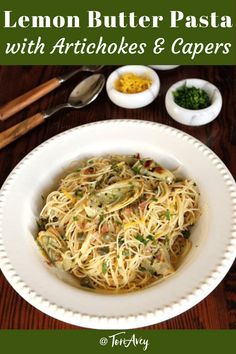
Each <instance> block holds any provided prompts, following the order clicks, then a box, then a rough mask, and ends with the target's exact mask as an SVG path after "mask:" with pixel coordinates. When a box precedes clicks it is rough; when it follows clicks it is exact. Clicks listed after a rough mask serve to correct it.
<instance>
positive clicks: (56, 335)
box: [0, 330, 235, 354]
mask: <svg viewBox="0 0 236 354" xmlns="http://www.w3.org/2000/svg"><path fill="white" fill-rule="evenodd" d="M62 334H63V335H62ZM0 341H1V347H2V348H4V349H5V350H6V352H7V353H13V352H23V353H25V354H27V353H42V352H51V351H53V353H57V354H60V353H68V352H72V351H73V352H75V353H82V352H85V353H96V354H100V353H101V354H105V353H124V352H128V353H145V352H146V353H155V354H158V353H165V354H169V353H176V354H178V353H181V354H189V352H191V353H193V354H194V353H196V354H199V352H200V353H205V352H206V351H209V350H210V351H211V353H214V354H218V353H219V354H222V353H224V352H225V353H227V352H229V351H230V350H231V348H234V344H235V332H234V331H224V330H221V331H204V330H199V331H189V330H177V331H170V330H159V331H158V330H149V331H146V330H135V331H128V330H117V331H95V330H94V331H92V330H81V331H76V330H71V331H60V330H54V331H31V330H30V331H20V330H19V331H1V332H0Z"/></svg>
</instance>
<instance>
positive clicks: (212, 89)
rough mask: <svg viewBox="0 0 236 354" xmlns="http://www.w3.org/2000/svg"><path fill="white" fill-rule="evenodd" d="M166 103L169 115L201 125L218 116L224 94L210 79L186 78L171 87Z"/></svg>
mask: <svg viewBox="0 0 236 354" xmlns="http://www.w3.org/2000/svg"><path fill="white" fill-rule="evenodd" d="M165 105H166V109H167V112H168V113H169V115H170V116H171V117H172V118H173V119H174V120H176V121H177V122H179V123H182V124H185V125H193V126H200V125H204V124H207V123H210V122H211V121H213V120H214V119H215V118H216V117H217V116H218V114H219V113H220V110H221V107H222V96H221V93H220V91H219V89H218V88H217V87H216V86H215V85H213V84H212V83H210V82H209V81H206V80H202V79H185V80H181V81H178V82H176V83H175V84H174V85H172V86H171V87H170V88H169V90H168V91H167V93H166V98H165Z"/></svg>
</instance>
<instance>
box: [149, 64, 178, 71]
mask: <svg viewBox="0 0 236 354" xmlns="http://www.w3.org/2000/svg"><path fill="white" fill-rule="evenodd" d="M149 66H150V67H151V68H153V69H155V70H172V69H175V68H178V67H179V66H180V65H149Z"/></svg>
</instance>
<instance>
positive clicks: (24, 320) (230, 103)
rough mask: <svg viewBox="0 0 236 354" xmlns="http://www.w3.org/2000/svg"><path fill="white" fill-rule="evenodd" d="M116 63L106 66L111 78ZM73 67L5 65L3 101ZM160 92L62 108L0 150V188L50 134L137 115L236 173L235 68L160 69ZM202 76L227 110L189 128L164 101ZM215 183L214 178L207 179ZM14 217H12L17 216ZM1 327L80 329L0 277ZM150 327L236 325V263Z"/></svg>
mask: <svg viewBox="0 0 236 354" xmlns="http://www.w3.org/2000/svg"><path fill="white" fill-rule="evenodd" d="M114 68H115V67H111V66H106V67H105V68H103V70H102V72H103V73H104V74H105V75H106V76H107V75H108V74H109V73H110V72H111V71H112V70H113V69H114ZM72 69H73V68H72V67H69V66H12V67H10V66H9V67H8V66H2V67H0V105H2V104H4V103H6V102H8V101H9V100H11V99H13V98H15V97H17V96H18V95H21V94H22V93H24V92H25V91H27V90H29V89H32V88H33V87H35V86H37V85H39V84H41V83H43V82H44V81H46V80H48V79H50V78H52V77H54V76H57V75H60V74H62V73H65V72H69V71H70V70H72ZM158 74H159V76H160V80H161V90H160V94H159V96H158V98H157V99H156V100H155V101H154V102H153V103H152V104H150V105H149V106H147V107H144V108H141V109H136V110H126V109H122V108H119V107H117V106H115V105H114V104H113V103H112V102H111V101H110V100H109V98H108V97H107V94H106V90H105V89H104V90H103V92H102V94H101V95H100V96H99V97H98V98H97V100H96V101H95V102H93V103H92V104H91V105H89V106H87V107H86V108H83V109H81V110H64V111H61V112H59V113H57V114H55V116H54V118H53V119H51V120H48V121H47V122H46V123H45V124H44V125H42V126H40V127H38V128H36V129H35V130H34V131H32V132H30V133H28V134H27V135H25V136H24V137H22V138H20V139H19V140H18V141H16V142H14V143H12V144H11V145H9V146H8V147H6V148H4V149H2V150H1V151H0V186H1V185H2V183H3V182H4V180H5V179H6V177H7V176H8V174H9V173H10V172H11V171H12V169H13V168H14V167H15V166H16V164H17V163H18V162H19V161H20V160H21V159H22V158H23V157H24V156H26V155H27V154H28V153H29V152H30V151H31V150H32V149H34V148H35V147H36V146H38V145H39V144H40V143H42V142H43V141H45V140H47V139H49V138H51V137H52V136H54V135H56V134H58V133H60V132H63V131H65V130H67V129H70V128H73V127H76V126H78V125H81V124H86V123H89V122H95V121H97V120H106V119H117V118H119V119H120V118H131V119H132V118H133V119H142V120H143V119H145V120H150V121H155V122H159V123H163V124H167V125H169V126H172V127H176V128H177V129H180V130H183V131H185V132H187V133H189V134H191V135H193V136H195V137H196V138H197V139H199V140H201V141H202V142H203V143H204V144H206V145H207V146H209V147H210V148H211V149H212V150H213V151H214V152H215V153H216V154H217V155H218V156H219V157H220V158H221V159H222V160H223V161H224V163H225V164H226V166H227V167H228V168H229V170H230V171H231V173H232V175H233V176H234V178H235V177H236V112H235V108H236V83H235V77H236V67H230V66H228V67H224V66H218V67H217V66H180V67H179V68H176V69H174V70H170V71H159V72H158ZM87 75H88V74H86V73H81V74H78V75H77V76H76V77H74V78H73V79H71V80H70V81H69V82H67V83H65V84H63V85H62V86H61V87H59V88H58V89H56V90H55V91H54V92H52V93H50V94H48V95H47V96H45V97H44V98H42V99H40V100H39V101H38V102H35V103H33V104H32V105H31V106H29V107H28V108H26V109H24V110H23V111H22V112H20V113H18V114H16V115H15V116H13V117H12V118H9V119H8V120H7V121H6V122H4V123H1V124H0V131H2V130H4V129H6V128H8V127H10V126H11V125H13V124H15V123H17V122H19V121H21V120H23V119H25V118H26V117H27V116H30V115H32V114H34V113H36V112H38V111H41V110H43V109H46V108H48V107H49V106H53V105H55V104H57V103H61V102H63V101H65V99H66V98H67V96H68V94H69V93H70V91H71V89H72V88H73V87H74V85H76V84H77V82H79V80H80V79H81V78H83V77H86V76H87ZM187 77H198V78H202V79H206V80H209V81H211V82H212V83H214V84H215V85H216V86H218V88H219V89H220V91H221V93H222V96H223V108H222V111H221V113H220V115H219V116H218V118H217V119H216V120H215V121H213V122H212V123H209V124H208V125H206V126H202V127H188V126H184V125H181V124H178V123H177V122H175V121H174V120H172V119H171V118H170V117H169V116H168V114H167V112H166V110H165V105H164V99H165V93H166V91H167V89H168V87H169V86H170V85H171V84H172V83H174V82H176V81H178V80H180V79H183V78H187ZM209 183H211V181H209ZM13 220H14V219H13ZM0 328H1V329H78V328H79V327H76V326H72V325H70V324H67V323H64V322H61V321H58V320H56V319H54V318H52V317H49V316H47V315H45V314H44V313H42V312H40V311H38V310H36V309H35V308H34V307H33V306H31V305H29V304H28V303H27V302H26V301H24V300H23V299H22V298H21V297H20V296H19V295H18V294H17V293H16V292H15V291H14V290H13V288H12V287H11V286H10V285H9V283H8V282H7V281H6V279H5V278H4V276H3V275H2V273H1V275H0ZM145 328H147V329H166V328H168V329H235V328H236V263H234V265H233V266H232V267H231V269H230V271H229V272H228V274H227V275H226V276H225V278H224V280H223V281H222V282H221V283H220V284H219V286H217V288H216V289H215V290H214V291H213V292H212V293H211V294H210V295H209V296H208V297H207V298H205V299H204V300H203V301H201V302H200V303H199V304H198V305H196V306H194V307H193V308H192V309H190V310H189V311H187V312H185V313H183V314H182V315H179V316H177V317H175V318H173V319H171V320H168V321H165V322H162V323H160V324H156V325H153V326H149V327H145Z"/></svg>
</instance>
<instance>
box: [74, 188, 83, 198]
mask: <svg viewBox="0 0 236 354" xmlns="http://www.w3.org/2000/svg"><path fill="white" fill-rule="evenodd" d="M75 195H76V196H77V197H79V198H82V197H83V195H84V194H83V192H82V190H81V189H76V191H75Z"/></svg>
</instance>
